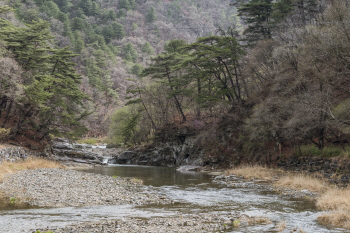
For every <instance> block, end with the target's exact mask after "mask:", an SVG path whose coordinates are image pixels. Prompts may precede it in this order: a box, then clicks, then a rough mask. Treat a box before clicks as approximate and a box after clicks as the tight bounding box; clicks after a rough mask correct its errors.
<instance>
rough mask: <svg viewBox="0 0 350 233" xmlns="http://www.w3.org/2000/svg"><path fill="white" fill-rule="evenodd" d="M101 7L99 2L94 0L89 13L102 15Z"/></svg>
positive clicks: (95, 15) (96, 15)
mask: <svg viewBox="0 0 350 233" xmlns="http://www.w3.org/2000/svg"><path fill="white" fill-rule="evenodd" d="M100 12H101V9H100V5H99V4H98V3H97V2H92V5H91V8H90V9H89V15H92V16H94V17H98V16H99V15H100Z"/></svg>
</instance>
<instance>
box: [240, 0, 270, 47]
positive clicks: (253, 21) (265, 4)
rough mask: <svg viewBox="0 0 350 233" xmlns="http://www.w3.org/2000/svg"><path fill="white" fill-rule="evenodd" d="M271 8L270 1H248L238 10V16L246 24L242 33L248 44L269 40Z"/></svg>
mask: <svg viewBox="0 0 350 233" xmlns="http://www.w3.org/2000/svg"><path fill="white" fill-rule="evenodd" d="M272 6H273V1H272V0H250V1H249V2H248V3H244V4H242V5H241V6H240V7H239V8H238V12H239V14H238V15H239V16H241V17H242V19H243V20H244V21H245V23H246V24H248V28H247V29H246V30H245V31H244V34H245V35H246V37H247V38H246V40H247V43H248V44H250V45H251V44H254V43H255V42H256V41H258V40H263V39H271V25H270V24H271V16H272Z"/></svg>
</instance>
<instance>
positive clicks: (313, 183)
mask: <svg viewBox="0 0 350 233" xmlns="http://www.w3.org/2000/svg"><path fill="white" fill-rule="evenodd" d="M324 183H325V182H324V181H322V180H320V179H316V178H313V177H311V176H306V175H287V176H283V177H281V178H280V179H279V180H278V181H277V182H276V183H275V184H274V185H275V186H276V187H286V188H290V189H296V190H303V189H307V190H309V191H313V192H323V191H325V190H327V186H326V185H325V184H324Z"/></svg>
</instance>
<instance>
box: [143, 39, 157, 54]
mask: <svg viewBox="0 0 350 233" xmlns="http://www.w3.org/2000/svg"><path fill="white" fill-rule="evenodd" d="M141 51H142V52H143V53H145V54H147V55H153V54H154V49H153V47H152V45H151V44H150V43H149V42H148V41H146V42H145V43H144V44H143V45H142V50H141Z"/></svg>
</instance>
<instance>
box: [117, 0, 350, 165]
mask: <svg viewBox="0 0 350 233" xmlns="http://www.w3.org/2000/svg"><path fill="white" fill-rule="evenodd" d="M235 5H237V7H238V13H239V16H240V17H241V19H242V20H243V23H244V24H245V25H246V26H245V27H244V31H243V34H240V31H236V30H234V28H229V29H224V30H218V33H216V34H215V35H213V36H205V37H199V38H198V39H197V40H196V41H195V42H190V41H184V40H172V41H171V42H170V43H168V44H167V45H166V46H165V50H166V51H165V52H163V53H161V54H159V55H158V56H156V57H155V58H153V59H152V63H151V64H150V66H149V67H147V68H146V69H145V70H144V71H143V72H142V73H141V76H143V77H148V78H150V79H151V80H153V82H152V84H151V85H149V84H147V83H142V82H141V83H139V84H137V85H135V87H134V90H131V93H132V94H133V95H134V99H132V101H130V102H129V103H128V104H129V105H130V106H128V107H126V108H124V109H122V110H119V111H117V112H116V117H115V120H114V122H115V125H114V127H115V129H116V130H115V131H114V132H116V134H115V137H116V138H117V139H118V137H119V140H121V139H123V140H124V141H127V142H129V143H135V144H137V143H141V142H145V141H148V140H149V139H150V138H152V135H155V137H156V138H157V139H156V140H166V139H165V138H164V135H170V134H171V133H164V132H165V131H170V132H171V130H174V129H175V131H174V132H176V129H177V128H181V127H186V128H187V129H190V131H191V132H192V133H193V132H194V133H195V134H198V138H197V141H196V143H197V146H198V147H199V148H202V149H203V148H205V153H206V154H208V155H209V154H210V155H219V156H220V157H223V158H227V157H225V156H228V157H229V158H231V160H233V158H234V157H235V156H238V157H240V156H247V155H252V156H253V157H255V158H266V156H267V157H268V156H269V155H273V154H275V155H277V156H283V153H284V152H288V153H290V152H292V153H299V154H302V153H303V154H305V153H306V154H310V153H311V154H321V153H326V156H335V155H339V154H341V153H342V152H341V150H339V149H337V147H338V148H339V147H342V148H343V150H345V151H346V150H347V149H346V147H347V143H348V142H349V123H350V121H349V120H350V119H349V115H348V112H349V110H350V109H349V97H350V96H349V81H350V77H349V64H350V60H349V57H350V53H349V51H350V50H349V49H350V40H349V35H350V26H349V25H350V24H349V22H350V10H349V9H350V8H349V7H348V2H347V1H335V2H328V1H317V0H309V1H289V0H281V1H277V2H273V1H270V0H250V1H248V2H245V3H239V4H235ZM304 144H311V145H312V144H313V145H315V146H316V148H314V147H313V146H309V145H308V146H304ZM326 145H327V146H329V148H328V147H327V150H323V149H324V147H325V146H326ZM333 146H336V147H334V148H333ZM314 149H316V150H314Z"/></svg>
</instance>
